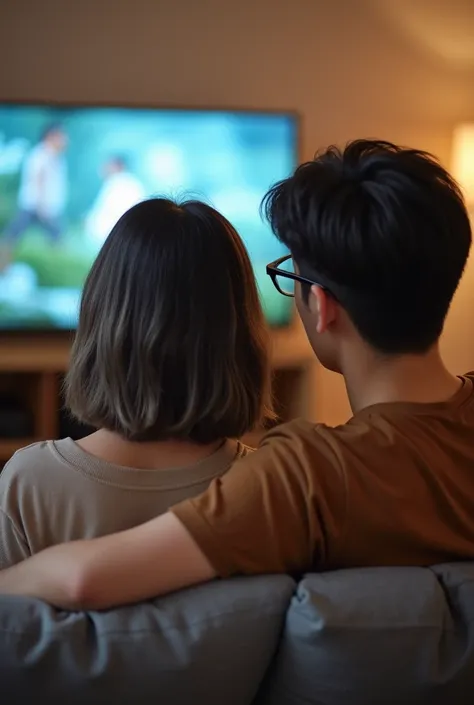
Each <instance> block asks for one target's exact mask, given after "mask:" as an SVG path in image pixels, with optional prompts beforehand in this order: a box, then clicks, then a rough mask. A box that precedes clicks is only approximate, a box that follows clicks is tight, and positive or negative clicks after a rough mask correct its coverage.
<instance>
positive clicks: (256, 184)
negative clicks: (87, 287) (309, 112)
mask: <svg viewBox="0 0 474 705" xmlns="http://www.w3.org/2000/svg"><path fill="white" fill-rule="evenodd" d="M297 132H298V125H297V118H296V116H295V115H292V114H288V113H264V112H251V111H224V110H184V109H179V110H174V109H156V108H153V109H152V108H146V109H145V108H135V107H133V108H131V107H105V106H79V105H59V106H58V105H40V104H25V103H23V104H11V103H0V330H2V329H3V330H15V329H16V330H51V329H53V330H54V329H59V330H61V329H63V330H70V329H74V327H75V326H76V324H77V315H78V306H79V300H80V294H81V289H82V285H83V283H84V280H85V277H86V276H87V273H88V271H89V268H90V266H91V264H92V262H93V260H94V258H95V256H96V255H97V252H98V251H99V249H100V247H101V246H102V244H103V242H104V240H105V239H106V237H107V235H108V233H109V232H110V230H111V228H112V226H113V225H114V224H115V222H116V221H117V220H118V218H119V217H120V216H121V215H122V213H123V212H124V211H125V210H127V209H128V208H129V207H131V206H132V205H134V204H135V203H137V202H139V201H140V200H143V199H144V198H148V197H150V196H154V195H160V196H161V195H164V196H176V197H187V196H189V197H196V198H202V199H204V200H206V202H208V203H210V204H211V205H213V206H214V207H215V208H217V209H218V210H220V211H221V212H222V213H223V214H224V215H226V216H227V217H228V218H229V220H230V221H231V222H232V223H233V225H234V226H235V227H236V228H237V230H238V231H239V233H240V235H241V236H242V238H243V239H244V241H245V244H246V246H247V249H248V252H249V254H250V257H251V260H252V264H253V267H254V271H255V275H256V279H257V282H258V286H259V289H260V293H261V298H262V302H263V306H264V310H265V314H266V316H267V320H268V321H269V323H270V324H271V325H273V326H282V325H285V324H287V323H288V322H289V320H290V318H291V315H292V300H291V299H290V298H288V297H284V296H281V295H280V294H278V292H277V291H276V290H275V289H274V287H273V284H272V283H271V281H270V279H269V277H267V276H266V274H265V265H266V264H267V263H268V262H269V261H271V260H273V259H276V258H277V257H279V256H280V255H281V254H284V253H285V250H284V247H283V245H281V244H280V243H279V242H278V241H277V239H276V238H275V237H274V236H273V235H272V233H271V232H270V229H269V227H268V225H267V224H266V223H265V222H263V221H262V219H261V217H260V213H259V205H260V201H261V199H262V197H263V195H264V194H265V192H266V190H267V189H268V188H269V186H271V185H272V184H273V183H274V182H275V181H278V180H279V179H282V178H284V177H286V176H287V175H289V173H290V172H291V170H292V169H293V168H294V166H295V164H296V160H297V142H298V135H297Z"/></svg>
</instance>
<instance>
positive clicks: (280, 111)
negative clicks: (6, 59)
mask: <svg viewBox="0 0 474 705" xmlns="http://www.w3.org/2000/svg"><path fill="white" fill-rule="evenodd" d="M2 106H23V107H48V108H55V109H57V110H61V109H64V110H68V109H79V110H80V109H86V110H87V109H93V108H99V109H100V108H103V109H107V108H118V109H120V108H124V109H126V110H154V111H160V112H163V111H168V112H183V113H185V112H195V113H206V112H207V113H209V112H214V113H237V114H238V113H242V114H252V115H281V116H288V117H292V118H293V119H294V121H295V126H296V144H295V165H297V164H299V163H300V161H301V152H302V130H301V123H302V117H301V113H300V112H299V111H297V110H295V109H293V108H291V109H287V108H249V107H243V106H225V107H223V106H218V107H216V106H213V105H175V104H156V103H135V102H133V101H132V102H110V101H104V102H102V101H95V100H94V101H91V102H89V101H76V100H62V99H52V100H47V99H45V98H38V99H30V98H21V99H20V98H15V99H13V100H4V99H0V107H2ZM294 316H295V309H294V307H293V310H292V312H291V314H290V318H289V319H288V321H287V322H285V323H281V324H276V325H275V324H270V323H269V324H268V325H269V327H270V329H271V330H284V329H286V328H289V327H290V326H291V325H292V323H293V321H294ZM76 330H77V329H76V328H53V327H49V328H41V327H38V328H35V327H31V328H28V327H26V326H18V327H14V328H4V327H2V326H1V324H0V341H1V340H2V339H5V337H13V336H14V337H15V338H20V337H26V336H30V337H31V336H36V337H43V336H45V337H48V338H49V339H51V338H56V339H58V340H61V341H64V340H65V339H66V338H69V339H71V336H74V334H75V332H76Z"/></svg>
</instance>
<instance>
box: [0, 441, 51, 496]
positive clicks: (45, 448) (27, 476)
mask: <svg viewBox="0 0 474 705" xmlns="http://www.w3.org/2000/svg"><path fill="white" fill-rule="evenodd" d="M56 443H57V442H56ZM54 444H55V442H54V441H39V442H36V443H31V444H30V445H28V446H25V447H24V448H20V449H19V450H17V451H16V453H14V454H13V455H12V457H11V458H10V460H9V461H8V462H7V463H6V465H5V466H4V468H3V470H2V471H1V473H0V482H1V484H2V485H3V486H5V485H6V484H8V485H11V484H16V483H26V482H28V481H29V480H31V481H32V482H34V483H35V484H39V483H40V481H43V480H44V478H45V477H46V476H47V475H48V474H49V471H50V470H52V469H54V467H55V465H56V464H57V462H58V461H57V458H56V454H55V453H54V450H53V448H54ZM55 461H56V462H55Z"/></svg>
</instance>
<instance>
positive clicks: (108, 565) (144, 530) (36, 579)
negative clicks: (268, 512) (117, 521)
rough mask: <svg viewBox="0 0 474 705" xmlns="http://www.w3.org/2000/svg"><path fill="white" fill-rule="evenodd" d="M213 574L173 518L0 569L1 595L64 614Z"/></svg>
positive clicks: (53, 550) (130, 599)
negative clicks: (25, 598)
mask: <svg viewBox="0 0 474 705" xmlns="http://www.w3.org/2000/svg"><path fill="white" fill-rule="evenodd" d="M215 575H216V572H215V570H214V569H213V568H212V566H211V565H210V563H209V562H208V560H207V559H206V557H205V556H204V555H203V553H202V552H201V551H200V549H199V548H198V546H197V545H196V543H195V542H194V541H193V539H192V538H191V536H190V535H189V533H188V532H187V531H186V529H185V528H184V526H183V525H182V524H181V522H180V521H179V519H177V517H175V516H174V515H173V514H171V513H168V514H164V515H162V516H160V517H157V518H156V519H153V520H152V521H149V522H147V523H146V524H142V525H141V526H138V527H136V528H134V529H129V530H128V531H122V532H121V533H118V534H112V535H110V536H104V537H102V538H99V539H93V540H91V541H73V542H71V543H67V544H60V545H58V546H53V547H51V548H48V549H46V550H44V551H41V553H38V554H36V555H35V556H33V557H32V558H29V559H27V560H26V561H24V562H23V563H19V564H17V565H15V566H13V567H12V568H8V569H7V570H4V571H0V593H3V594H5V593H7V594H17V595H29V596H34V597H38V598H40V599H42V600H45V601H46V602H49V603H51V604H53V605H55V606H57V607H62V608H64V609H69V610H80V609H89V610H91V609H105V608H108V607H114V606H116V605H119V604H125V603H132V602H138V601H140V600H143V599H147V598H150V597H152V596H155V595H161V594H163V593H167V592H172V591H174V590H178V589H179V588H182V587H185V586H188V585H194V584H195V583H201V582H205V581H207V580H210V579H211V578H213V577H215Z"/></svg>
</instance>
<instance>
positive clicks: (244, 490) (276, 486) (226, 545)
mask: <svg viewBox="0 0 474 705" xmlns="http://www.w3.org/2000/svg"><path fill="white" fill-rule="evenodd" d="M317 428H318V427H317V426H316V427H315V426H314V425H313V424H309V423H307V422H302V421H300V422H291V423H288V424H284V425H282V426H280V427H278V428H277V429H274V430H272V431H271V432H270V433H269V434H267V436H266V437H265V439H264V441H263V442H262V445H261V446H260V448H259V449H258V450H257V451H255V452H254V453H252V454H250V455H248V456H246V457H245V458H243V459H241V460H239V461H238V462H237V463H235V464H234V466H233V467H232V468H231V469H230V470H229V472H228V473H227V474H226V475H224V476H223V477H222V478H219V479H216V480H215V481H214V482H213V483H212V484H211V486H210V487H209V489H208V490H207V491H206V492H205V493H204V494H202V495H200V496H199V497H197V498H194V499H191V500H187V501H185V502H182V503H181V504H178V505H177V506H175V507H173V509H172V511H173V513H174V514H175V515H176V516H177V517H178V519H179V520H180V521H181V522H182V524H183V525H184V526H185V527H186V529H187V530H188V531H189V533H190V535H191V536H192V538H193V539H194V541H195V542H196V543H197V545H198V546H199V548H200V549H201V551H202V552H203V553H204V555H205V556H206V557H207V559H208V560H209V561H210V563H211V564H212V566H213V567H214V569H215V570H216V571H217V573H218V575H220V576H221V577H227V576H230V575H233V574H258V573H284V572H300V571H305V570H309V569H312V568H317V567H323V566H324V565H325V564H326V563H327V562H328V561H330V557H331V554H332V552H333V551H334V547H335V546H336V544H337V542H338V541H339V539H340V537H341V534H342V532H343V529H344V524H345V514H346V503H347V502H346V485H345V480H344V476H343V473H342V472H341V471H340V469H339V467H338V462H337V455H336V454H334V451H333V450H332V449H331V448H330V447H329V446H328V445H327V443H326V442H325V440H324V438H323V437H322V436H321V435H320V434H319V433H318V430H317Z"/></svg>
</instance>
